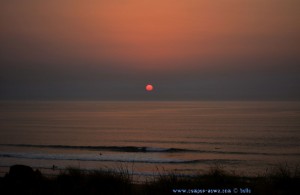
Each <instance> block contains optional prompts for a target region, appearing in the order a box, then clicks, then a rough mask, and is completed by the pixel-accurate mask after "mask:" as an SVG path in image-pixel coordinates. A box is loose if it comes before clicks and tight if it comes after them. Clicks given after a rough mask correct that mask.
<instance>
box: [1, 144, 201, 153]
mask: <svg viewBox="0 0 300 195" xmlns="http://www.w3.org/2000/svg"><path fill="white" fill-rule="evenodd" d="M0 145H1V146H15V147H30V148H55V149H80V150H97V151H117V152H193V151H194V152H196V150H189V149H183V148H156V147H138V146H70V145H31V144H0Z"/></svg>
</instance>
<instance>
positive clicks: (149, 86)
mask: <svg viewBox="0 0 300 195" xmlns="http://www.w3.org/2000/svg"><path fill="white" fill-rule="evenodd" d="M153 89H154V87H153V85H151V84H148V85H146V90H147V91H152V90H153Z"/></svg>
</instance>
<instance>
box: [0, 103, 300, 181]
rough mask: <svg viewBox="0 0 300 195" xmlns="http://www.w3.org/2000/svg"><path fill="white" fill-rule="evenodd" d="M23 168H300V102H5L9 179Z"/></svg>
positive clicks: (1, 151)
mask: <svg viewBox="0 0 300 195" xmlns="http://www.w3.org/2000/svg"><path fill="white" fill-rule="evenodd" d="M15 164H24V165H28V166H31V167H33V168H35V169H40V170H48V171H47V174H52V173H53V174H55V171H56V173H57V170H60V171H61V170H64V169H66V168H68V167H75V168H80V169H82V170H86V171H92V170H99V169H102V170H114V171H124V170H125V171H128V172H129V173H131V174H132V175H136V176H138V177H142V178H143V177H151V176H157V175H162V174H165V173H167V174H168V173H173V174H180V175H191V176H192V175H194V174H198V173H200V174H201V173H206V172H207V171H209V170H210V169H211V168H213V167H222V169H224V170H226V171H229V172H234V173H238V174H242V175H250V176H252V175H260V174H264V173H266V172H268V170H271V169H272V168H273V167H276V166H281V165H284V166H288V167H297V166H299V165H300V102H297V101H291V102H285V101H278V102H275V101H2V102H0V167H2V169H1V170H4V171H2V173H3V174H4V172H5V170H7V169H8V168H9V166H11V165H15ZM5 168H7V169H5Z"/></svg>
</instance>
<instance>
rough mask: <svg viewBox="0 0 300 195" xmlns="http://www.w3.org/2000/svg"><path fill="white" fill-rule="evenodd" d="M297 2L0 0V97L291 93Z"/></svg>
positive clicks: (285, 96) (297, 79)
mask: <svg viewBox="0 0 300 195" xmlns="http://www.w3.org/2000/svg"><path fill="white" fill-rule="evenodd" d="M299 7H300V1H299V0H84V1H79V0H51V1H50V0H49V1H41V0H26V1H24V0H9V1H6V0H0V68H1V69H0V99H5V100H11V99H26V100H31V99H33V100H34V99H46V100H48V99H49V100H52V99H54V100H56V99H64V100H65V99H70V100H80V99H84V100H98V99H106V100H115V99H118V100H154V99H158V100H160V99H163V100H196V99H199V100H300V12H299ZM147 83H152V84H153V85H154V87H155V91H153V92H151V93H149V92H146V91H145V89H144V87H145V85H146V84H147Z"/></svg>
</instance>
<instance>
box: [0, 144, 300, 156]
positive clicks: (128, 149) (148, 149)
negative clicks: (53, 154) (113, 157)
mask: <svg viewBox="0 0 300 195" xmlns="http://www.w3.org/2000/svg"><path fill="white" fill-rule="evenodd" d="M0 146H9V147H29V148H53V149H72V150H92V151H99V152H101V151H111V152H131V153H136V152H137V153H139V152H140V153H202V154H204V153H207V154H225V155H261V156H300V153H274V152H256V151H247V152H246V151H223V150H219V149H215V150H196V149H184V148H158V147H146V146H143V147H139V146H70V145H31V144H0Z"/></svg>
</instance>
